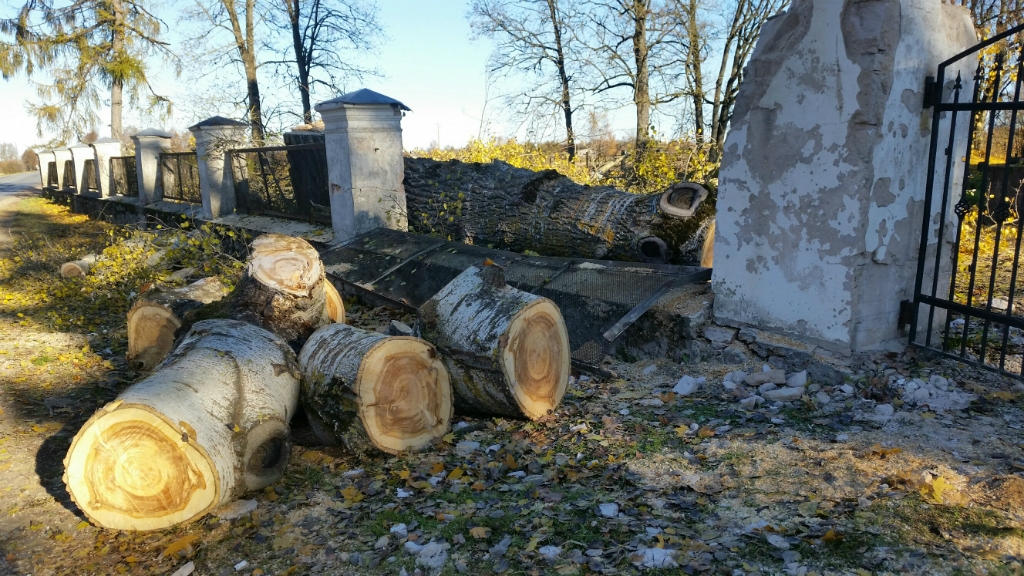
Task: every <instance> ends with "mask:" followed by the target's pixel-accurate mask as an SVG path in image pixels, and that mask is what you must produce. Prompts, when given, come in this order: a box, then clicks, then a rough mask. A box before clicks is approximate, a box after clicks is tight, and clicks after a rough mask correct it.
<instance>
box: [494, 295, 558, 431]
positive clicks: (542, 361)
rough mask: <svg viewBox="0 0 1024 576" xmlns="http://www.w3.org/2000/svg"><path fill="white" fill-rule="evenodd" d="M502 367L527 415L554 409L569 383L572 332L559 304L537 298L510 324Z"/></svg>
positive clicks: (544, 413)
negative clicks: (570, 333) (570, 338)
mask: <svg viewBox="0 0 1024 576" xmlns="http://www.w3.org/2000/svg"><path fill="white" fill-rule="evenodd" d="M507 335H508V345H507V346H505V347H504V349H503V350H502V351H501V360H502V362H501V364H502V370H503V371H504V373H505V379H506V381H507V382H508V383H509V388H510V389H511V390H512V394H513V395H514V396H515V399H516V402H517V403H518V404H519V407H520V408H521V409H522V411H523V415H525V416H526V417H527V418H529V419H531V420H536V419H538V418H540V417H542V416H544V415H546V414H547V413H548V412H549V411H550V410H553V409H554V408H555V407H556V406H558V404H559V403H560V402H561V401H562V397H563V396H565V389H566V387H567V386H568V384H569V367H570V363H571V359H570V358H569V333H568V331H567V330H566V328H565V321H564V320H563V319H562V313H561V312H560V311H559V310H558V306H556V305H555V303H554V302H552V301H550V300H548V299H547V298H539V299H537V300H534V301H533V302H531V303H530V304H528V305H527V306H525V307H524V308H523V309H522V310H520V311H519V313H518V314H516V316H515V318H513V319H512V322H511V323H509V327H508V333H507Z"/></svg>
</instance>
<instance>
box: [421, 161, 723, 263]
mask: <svg viewBox="0 0 1024 576" xmlns="http://www.w3.org/2000/svg"><path fill="white" fill-rule="evenodd" d="M404 187H405V195H406V205H407V210H408V216H409V229H410V230H412V231H413V232H418V233H421V234H435V235H438V236H441V237H442V238H450V239H452V240H456V241H464V242H469V243H472V244H479V245H482V246H493V247H494V248H499V249H503V250H512V251H515V252H524V251H527V250H530V251H533V252H537V253H539V254H542V255H544V256H566V257H576V258H598V259H601V258H605V259H613V260H632V261H649V262H666V261H669V262H674V263H685V262H688V261H689V262H692V263H696V262H697V260H698V259H699V257H700V256H699V250H700V242H701V240H702V238H703V236H702V234H703V230H704V228H705V224H706V222H707V221H708V220H710V219H711V218H713V215H714V204H713V202H706V201H705V200H706V198H707V191H706V190H704V189H703V187H701V186H699V185H693V184H688V183H681V184H677V185H675V186H673V187H672V188H670V189H669V190H667V191H666V192H664V193H662V194H656V195H639V194H630V193H628V192H623V191H621V190H618V189H615V188H611V187H607V186H597V187H590V186H583V185H581V184H577V183H575V182H573V181H572V180H569V179H568V178H566V177H565V176H562V175H560V174H558V173H557V172H555V171H554V170H548V171H545V172H534V171H532V170H527V169H525V168H514V167H512V166H509V165H508V164H506V163H504V162H500V161H497V162H492V163H488V164H476V163H474V164H466V163H462V162H458V161H449V162H438V161H436V160H430V159H427V158H406V159H405V181H404ZM460 194H462V198H461V199H459V195H460ZM444 203H447V204H448V211H449V212H451V213H456V212H459V213H460V215H459V216H458V217H455V218H453V219H452V220H451V221H450V222H449V221H448V220H447V218H444V217H440V218H439V217H438V216H437V215H438V213H439V211H440V210H441V205H442V204H444ZM459 204H461V206H458V205H459ZM694 204H696V206H694ZM692 208H695V210H693V213H692V215H687V211H688V210H690V209H692Z"/></svg>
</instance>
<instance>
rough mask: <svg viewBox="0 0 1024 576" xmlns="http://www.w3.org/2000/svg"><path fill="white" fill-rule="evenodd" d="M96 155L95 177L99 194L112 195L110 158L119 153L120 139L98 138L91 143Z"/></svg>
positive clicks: (112, 184)
mask: <svg viewBox="0 0 1024 576" xmlns="http://www.w3.org/2000/svg"><path fill="white" fill-rule="evenodd" d="M92 149H93V153H94V154H95V157H96V179H97V181H98V182H99V187H100V194H101V195H102V196H103V197H104V198H106V197H108V196H113V195H114V183H113V180H111V177H112V175H111V172H110V159H111V158H113V157H115V156H120V155H121V141H120V140H114V139H113V138H100V139H99V140H97V141H95V142H93V143H92Z"/></svg>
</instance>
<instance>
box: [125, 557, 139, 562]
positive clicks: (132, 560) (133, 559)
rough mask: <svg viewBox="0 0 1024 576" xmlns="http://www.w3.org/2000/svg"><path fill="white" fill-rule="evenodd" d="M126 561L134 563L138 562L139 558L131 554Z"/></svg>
mask: <svg viewBox="0 0 1024 576" xmlns="http://www.w3.org/2000/svg"><path fill="white" fill-rule="evenodd" d="M124 561H125V562H127V563H129V564H134V563H136V562H138V561H139V559H138V558H136V557H135V556H129V557H127V558H125V559H124Z"/></svg>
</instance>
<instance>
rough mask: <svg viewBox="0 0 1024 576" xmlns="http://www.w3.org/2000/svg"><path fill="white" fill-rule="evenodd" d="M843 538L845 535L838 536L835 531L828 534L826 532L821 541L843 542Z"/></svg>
mask: <svg viewBox="0 0 1024 576" xmlns="http://www.w3.org/2000/svg"><path fill="white" fill-rule="evenodd" d="M843 538H845V535H843V534H836V531H835V530H829V531H828V532H825V535H824V536H822V537H821V541H822V542H834V541H836V540H842V539H843Z"/></svg>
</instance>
